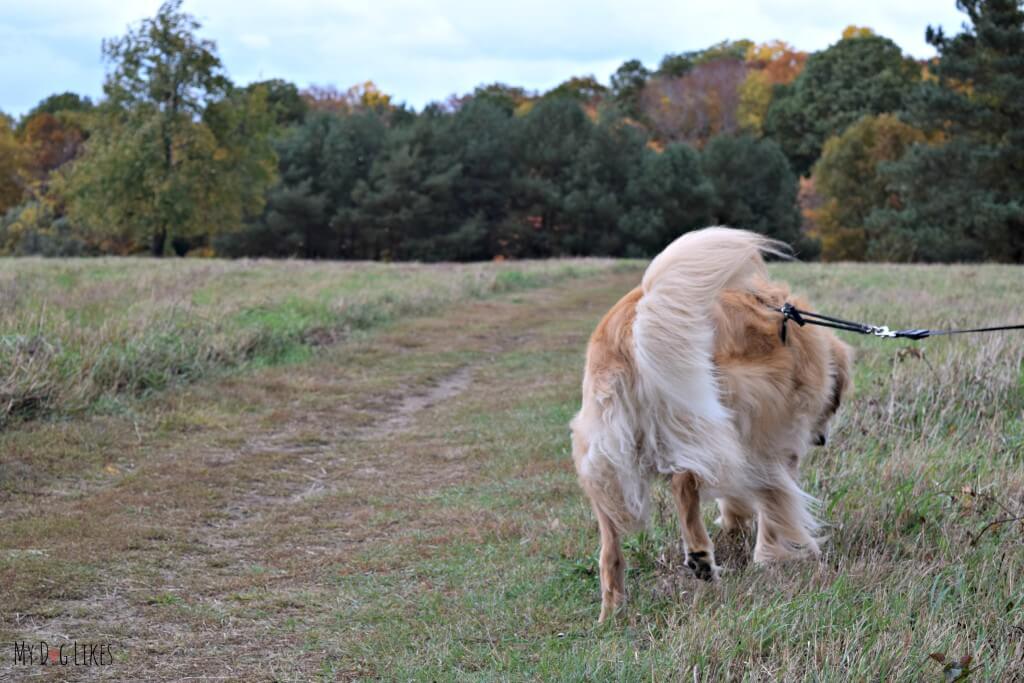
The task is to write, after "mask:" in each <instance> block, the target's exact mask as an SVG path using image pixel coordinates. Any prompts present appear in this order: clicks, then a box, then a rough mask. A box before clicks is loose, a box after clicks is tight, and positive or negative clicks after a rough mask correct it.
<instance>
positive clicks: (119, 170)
mask: <svg viewBox="0 0 1024 683" xmlns="http://www.w3.org/2000/svg"><path fill="white" fill-rule="evenodd" d="M960 5H961V6H962V9H963V10H964V12H965V13H966V15H967V20H968V25H967V28H965V29H964V30H963V31H962V32H961V33H958V34H956V35H954V36H947V35H945V34H944V33H943V32H942V31H941V30H940V29H933V28H928V29H927V38H928V40H929V42H931V44H932V45H933V46H934V47H935V48H936V50H937V51H938V56H937V57H936V58H933V59H930V60H927V61H916V60H914V59H912V58H910V57H908V56H907V55H905V54H904V53H903V51H902V50H901V49H900V47H899V46H898V45H896V44H895V43H894V42H892V41H891V40H889V39H888V38H885V37H884V36H880V35H878V34H876V33H875V32H874V31H873V30H871V29H870V28H866V27H861V26H849V27H847V28H846V29H845V30H844V31H843V32H842V34H841V35H840V36H837V40H836V42H835V43H834V44H832V45H830V46H829V47H827V48H826V49H823V50H820V51H817V52H814V53H807V52H803V51H801V50H799V49H798V48H797V47H795V46H793V45H791V44H789V43H786V42H784V41H780V40H776V41H769V42H765V43H760V44H755V43H753V42H751V41H749V40H735V41H723V42H720V43H717V44H714V45H711V46H709V47H707V48H705V49H700V50H691V51H680V52H672V53H669V54H666V55H665V56H664V57H663V58H662V59H661V61H660V62H659V63H658V65H657V66H656V67H655V66H650V67H649V66H647V65H645V64H644V63H643V62H641V61H640V60H637V59H630V60H626V61H625V62H623V63H622V64H621V66H619V67H618V68H617V69H616V70H615V71H614V73H612V74H611V75H610V78H609V80H608V82H607V83H605V82H602V81H601V80H599V79H598V78H596V77H595V76H593V75H577V76H570V77H568V78H566V79H564V80H563V81H562V82H561V83H560V84H559V85H557V86H555V87H554V88H552V89H550V90H548V91H547V92H533V91H530V90H528V89H526V88H523V87H519V86H516V85H510V84H505V83H489V84H484V85H481V86H479V87H477V88H475V89H474V90H473V91H472V92H468V93H462V94H453V95H450V96H448V97H447V98H444V99H443V100H441V101H439V102H436V103H433V104H430V105H428V106H426V107H425V108H423V109H422V110H421V111H415V110H413V109H411V108H409V107H407V106H406V105H404V104H402V103H400V102H398V101H397V100H396V99H395V98H394V97H393V96H392V95H390V94H388V93H385V92H383V91H382V90H381V89H380V88H379V87H378V86H377V85H376V84H375V83H374V82H373V81H369V80H366V81H363V82H360V83H358V84H356V85H353V86H351V87H349V88H345V89H342V88H338V87H336V86H334V85H330V84H328V85H309V86H306V87H299V86H297V85H296V84H293V83H290V82H288V81H284V80H281V79H270V80H267V81H262V82H260V83H253V84H249V85H247V86H245V87H240V86H237V85H235V84H234V83H232V82H231V81H230V79H229V78H228V76H227V74H226V72H225V70H224V68H223V65H222V64H221V62H220V58H219V57H218V55H217V51H216V44H215V43H214V42H213V41H212V40H210V39H207V38H202V37H200V35H199V30H200V28H201V27H200V25H199V23H198V21H196V20H195V18H194V17H192V16H190V15H188V14H186V13H184V12H182V11H181V2H180V0H168V2H166V3H165V4H164V5H163V6H162V7H161V8H160V10H159V12H158V13H157V15H156V16H155V17H153V18H151V19H147V20H145V21H143V22H141V23H140V24H138V25H137V26H135V27H133V28H131V29H130V30H129V32H128V33H127V34H126V35H124V36H122V37H119V38H114V39H111V40H109V41H105V42H104V54H105V55H106V58H107V63H108V75H107V80H106V84H105V88H104V90H105V97H104V99H103V100H102V101H101V102H99V103H97V104H95V105H94V104H93V103H92V102H90V101H88V100H87V99H83V98H81V97H79V96H77V95H74V94H73V93H62V94H59V95H54V96H52V97H49V98H46V99H45V100H44V101H43V102H41V103H40V104H39V105H38V106H37V107H36V108H34V109H33V110H32V111H31V112H28V113H27V114H26V115H25V116H23V117H22V118H21V119H20V120H19V121H17V122H15V121H13V120H11V119H9V118H6V117H3V118H0V215H2V218H0V252H4V253H19V254H20V253H48V254H57V253H60V254H74V253H83V254H87V253H136V252H144V251H148V252H150V253H152V254H154V255H164V254H172V253H173V254H186V253H188V254H192V255H211V254H216V255H223V256H263V255H265V256H300V257H305V258H342V259H347V258H352V259H365V258H371V259H418V260H473V259H490V258H513V257H542V256H551V255H584V254H595V255H612V256H622V255H628V256H645V255H650V254H653V253H656V252H657V251H658V250H660V249H661V248H662V247H663V246H664V245H665V244H666V243H667V242H668V241H669V240H671V239H672V238H673V237H675V236H677V235H678V234H679V233H680V232H683V231H686V230H689V229H692V228H695V227H699V226H702V225H706V224H708V223H715V222H722V223H729V224H732V225H735V226H736V227H742V228H748V229H752V230H758V231H761V232H764V233H767V234H770V235H772V236H774V237H777V238H780V239H784V240H787V241H789V242H790V243H792V244H794V245H796V247H797V250H798V251H799V253H800V254H801V256H803V257H804V258H813V257H816V256H820V257H821V258H823V259H828V260H844V259H854V260H861V259H883V260H884V259H896V260H926V261H934V260H977V259H995V260H1008V261H1022V260H1024V237H1022V235H1024V208H1022V206H1024V205H1022V204H1021V201H1020V197H1021V196H1024V173H1022V172H1021V169H1022V168H1024V159H1022V158H1021V151H1020V150H1021V149H1024V139H1021V135H1022V134H1021V131H1022V130H1024V113H1022V108H1021V100H1020V97H1019V93H1020V92H1022V91H1024V61H1022V60H1021V59H1020V54H1024V12H1022V10H1021V5H1020V2H1019V0H962V1H961V2H960ZM922 29H923V27H922Z"/></svg>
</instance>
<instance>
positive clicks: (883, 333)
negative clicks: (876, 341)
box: [868, 325, 896, 337]
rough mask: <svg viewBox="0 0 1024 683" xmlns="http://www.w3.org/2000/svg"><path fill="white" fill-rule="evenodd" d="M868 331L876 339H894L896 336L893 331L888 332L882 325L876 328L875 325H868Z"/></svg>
mask: <svg viewBox="0 0 1024 683" xmlns="http://www.w3.org/2000/svg"><path fill="white" fill-rule="evenodd" d="M868 329H869V330H870V332H871V334H873V335H875V336H876V337H895V336H896V331H895V330H890V329H889V328H888V327H887V326H885V325H882V326H881V327H878V326H877V325H868Z"/></svg>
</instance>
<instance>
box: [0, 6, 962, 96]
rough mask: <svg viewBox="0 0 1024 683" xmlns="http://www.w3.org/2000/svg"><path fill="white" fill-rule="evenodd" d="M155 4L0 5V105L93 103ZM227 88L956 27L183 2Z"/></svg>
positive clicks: (478, 76) (539, 80) (570, 67)
mask: <svg viewBox="0 0 1024 683" xmlns="http://www.w3.org/2000/svg"><path fill="white" fill-rule="evenodd" d="M158 6H159V1H158V0H142V1H139V0H133V1H132V2H123V1H118V0H93V1H92V2H88V3H80V2H74V1H72V0H35V2H33V3H19V4H18V5H17V6H15V7H13V8H11V9H7V8H5V10H4V17H3V19H2V20H0V21H2V22H3V23H2V25H0V46H2V47H0V108H3V109H5V110H7V111H13V112H15V113H19V112H23V111H25V110H26V109H28V108H29V107H31V106H32V105H33V104H34V103H35V102H37V101H38V100H39V99H41V98H42V97H45V96H46V95H48V94H51V93H53V92H59V91H61V90H75V91H77V92H81V93H85V94H92V95H96V94H98V93H99V92H100V90H101V85H102V79H103V68H102V64H101V62H100V59H99V51H100V41H101V40H102V39H103V38H105V37H110V36H115V35H120V34H123V33H124V31H125V28H126V26H127V25H128V24H129V23H132V22H135V21H137V20H139V19H141V18H143V17H145V16H150V15H152V14H153V13H154V12H155V11H156V9H157V7H158ZM185 9H186V10H187V11H189V12H191V13H193V14H195V15H196V16H197V17H198V18H199V19H200V20H201V21H202V22H203V24H204V27H203V34H204V35H205V36H207V37H211V38H213V39H215V40H216V41H217V43H218V45H219V47H220V52H221V56H222V58H223V59H224V62H225V65H226V66H227V69H228V72H229V74H230V75H231V76H232V78H234V79H235V80H236V81H238V82H248V81H250V80H256V79H261V78H286V79H289V80H292V81H295V82H296V83H298V84H299V85H300V86H305V85H308V84H310V83H319V84H327V83H333V84H336V85H338V86H340V87H346V86H348V85H350V84H352V83H356V82H359V81H364V80H367V79H371V80H374V81H376V82H377V83H378V85H380V86H381V87H382V88H383V89H384V90H386V91H388V92H391V93H393V94H394V95H395V96H396V98H397V99H398V100H400V101H402V100H404V101H407V102H409V103H410V104H412V105H414V106H422V105H423V104H425V103H426V102H428V101H430V100H440V99H444V98H445V97H446V96H447V95H449V94H451V93H452V92H465V91H467V90H470V89H472V88H473V87H474V86H475V85H477V84H479V83H486V82H492V81H505V82H509V83H514V84H517V85H522V86H525V87H527V88H534V89H544V88H548V87H551V86H553V85H556V84H557V83H559V82H561V81H562V80H564V79H566V78H568V77H569V76H572V75H581V74H587V73H592V74H594V75H595V76H597V77H598V78H599V79H603V80H606V79H607V78H608V76H609V75H610V73H611V72H612V71H613V70H614V69H615V67H616V66H617V65H618V64H620V63H621V62H622V61H623V60H625V59H630V58H634V57H636V58H640V59H642V60H644V62H645V63H647V64H648V65H649V66H655V65H656V64H657V62H658V60H659V59H660V58H661V56H662V55H663V54H665V53H667V52H682V51H686V50H694V49H699V48H702V47H706V46H708V45H710V44H712V43H715V42H718V41H720V40H724V39H738V38H750V39H753V40H755V41H759V42H760V41H765V40H770V39H775V38H779V39H783V40H786V41H788V42H790V43H792V44H794V45H796V46H797V47H799V48H801V49H805V50H817V49H821V48H824V47H826V46H828V45H829V44H831V43H833V42H835V41H836V40H837V39H838V37H839V35H840V33H841V31H842V29H843V28H844V27H845V26H847V25H849V24H857V25H860V26H870V27H872V28H874V29H875V30H876V31H877V32H878V33H880V34H882V35H885V36H888V37H890V38H892V39H893V40H895V41H896V42H897V43H899V44H900V46H901V47H903V49H904V50H905V51H907V52H909V53H911V54H913V55H915V56H919V57H920V56H928V55H931V54H932V50H931V48H930V47H929V46H928V45H927V44H926V43H925V41H924V31H925V27H926V26H927V25H928V24H929V23H931V24H941V25H943V26H945V28H946V29H947V31H948V32H955V31H956V30H957V28H958V27H959V26H960V24H961V23H962V21H963V15H960V14H959V13H958V12H957V11H956V7H955V2H954V0H940V1H938V2H936V1H934V0H904V1H903V2H899V3H894V2H892V1H891V0H862V2H860V3H857V4H856V5H854V4H852V3H849V4H839V3H823V2H820V1H817V0H773V1H772V2H770V3H769V2H761V1H759V0H716V2H712V3H709V2H697V1H695V0H690V1H689V2H672V1H671V0H662V1H654V0H635V1H634V2H633V3H630V4H627V3H619V2H613V1H610V0H563V1H561V2H555V1H553V0H517V2H514V3H500V4H499V3H494V2H479V1H477V2H470V1H468V0H346V1H345V2H336V1H334V0H292V1H290V2H287V3H277V2H269V1H267V0H246V1H245V2H242V1H241V0H186V2H185Z"/></svg>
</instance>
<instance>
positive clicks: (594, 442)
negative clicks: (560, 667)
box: [572, 227, 850, 621]
mask: <svg viewBox="0 0 1024 683" xmlns="http://www.w3.org/2000/svg"><path fill="white" fill-rule="evenodd" d="M783 249H784V245H782V244H780V243H777V242H773V241H771V240H768V239H767V238H765V237H763V236H760V235H757V234H754V233H751V232H745V231H742V230H733V229H730V228H721V227H718V228H706V229H704V230H699V231H696V232H691V233H687V234H685V235H683V236H682V237H680V238H679V239H677V240H676V241H675V242H673V243H672V244H670V245H669V246H668V248H666V249H665V250H664V251H663V252H662V253H661V254H659V255H658V256H657V257H656V258H655V259H654V260H653V261H652V262H651V264H650V265H649V266H648V267H647V271H646V272H645V273H644V277H643V282H642V284H641V285H640V286H639V287H637V288H636V289H634V290H633V291H631V292H630V293H629V294H627V295H626V296H625V297H623V298H622V299H621V300H620V301H619V302H618V303H617V304H615V306H614V307H612V309H611V310H610V311H609V312H608V314H607V315H605V317H604V319H603V320H602V321H601V322H600V324H599V325H598V326H597V329H596V330H595V331H594V334H593V336H592V337H591V338H590V344H589V346H588V347H587V364H586V370H585V372H584V375H583V406H582V408H581V410H580V412H579V413H578V414H577V415H576V417H575V418H574V419H573V421H572V441H573V460H574V461H575V463H576V471H577V473H578V475H579V481H580V484H581V486H582V487H583V490H584V491H585V492H586V494H587V496H588V497H589V498H590V502H591V506H592V507H593V509H594V513H595V514H596V515H597V521H598V525H599V527H600V532H601V557H600V570H601V571H600V574H601V617H600V621H604V620H605V619H606V618H607V617H608V616H609V615H610V614H612V612H613V611H614V610H615V608H616V607H617V606H618V605H620V604H621V602H622V601H623V599H624V597H625V586H624V572H625V560H624V558H623V556H622V551H621V549H620V545H619V541H620V537H621V536H622V534H623V533H625V532H628V531H631V530H634V529H636V528H639V527H642V526H643V525H644V524H646V521H647V516H648V501H649V497H650V496H649V489H648V487H649V483H650V481H651V480H652V479H654V478H657V477H659V476H661V477H667V478H670V480H671V488H672V492H673V497H674V499H675V502H676V506H677V508H678V511H679V518H680V526H681V527H682V535H683V540H684V542H685V545H686V552H687V565H688V566H689V567H690V568H691V569H693V570H694V572H695V573H696V574H697V576H699V577H700V578H703V579H707V580H711V579H714V578H715V577H716V576H717V573H718V567H717V566H716V564H715V557H714V549H713V547H712V544H711V539H710V538H709V537H708V533H707V530H706V529H705V528H704V524H703V522H702V520H701V515H700V497H701V495H705V496H709V497H715V498H717V499H718V504H719V506H720V508H721V517H720V518H719V523H720V524H721V525H722V527H723V528H725V529H727V530H732V529H737V528H740V527H742V526H743V525H746V524H747V523H748V520H752V519H753V518H754V517H755V515H756V517H757V545H756V547H755V549H754V560H755V561H756V562H767V561H771V560H776V559H781V558H786V557H791V556H797V555H800V554H808V553H817V552H818V544H817V540H816V538H815V531H816V529H817V527H818V524H817V522H816V520H815V518H814V516H813V515H812V514H811V512H810V511H809V509H808V505H809V503H810V502H811V498H810V496H808V495H807V494H806V493H804V491H803V490H801V488H800V485H799V484H798V483H797V468H798V466H799V464H800V461H801V460H802V459H803V457H804V455H805V453H806V452H807V450H808V447H809V446H811V445H812V444H818V445H820V444H824V442H825V439H826V437H827V430H828V422H829V420H830V418H831V417H832V416H833V415H834V414H835V411H836V409H837V408H838V407H839V401H840V398H841V397H842V395H843V393H844V392H845V391H846V389H847V388H848V387H849V385H850V350H849V348H848V347H847V346H846V345H845V344H843V343H842V342H840V341H839V340H838V339H837V338H836V337H835V336H834V335H833V334H832V333H831V331H829V330H827V329H825V328H822V327H812V326H808V327H798V326H796V325H790V329H789V331H788V335H787V340H786V341H785V343H784V342H783V341H782V339H781V338H780V335H779V330H780V324H781V320H782V318H781V315H780V314H779V313H778V312H777V311H773V310H772V308H771V307H773V306H774V307H779V306H781V305H782V304H783V303H785V302H786V301H791V302H793V303H794V304H795V305H797V306H798V307H801V308H806V305H805V303H804V302H802V301H800V300H799V299H796V300H794V299H790V295H789V290H788V289H787V288H786V287H785V286H784V285H781V284H777V283H772V282H770V281H769V280H768V277H767V274H766V271H765V267H764V262H763V260H762V258H761V255H762V253H772V254H776V255H781V253H782V251H783Z"/></svg>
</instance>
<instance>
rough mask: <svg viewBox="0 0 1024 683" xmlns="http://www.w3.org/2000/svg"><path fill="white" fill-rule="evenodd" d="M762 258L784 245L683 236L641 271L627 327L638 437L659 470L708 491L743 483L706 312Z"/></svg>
mask: <svg viewBox="0 0 1024 683" xmlns="http://www.w3.org/2000/svg"><path fill="white" fill-rule="evenodd" d="M763 253H769V254H775V255H779V256H785V255H787V253H788V248H787V247H786V245H784V244H782V243H780V242H776V241H774V240H770V239H768V238H766V237H764V236H762V235H758V234H755V233H752V232H747V231H744V230H734V229H731V228H722V227H716V228H706V229H704V230H698V231H695V232H690V233H687V234H685V235H683V236H682V237H680V238H679V239H677V240H676V241H674V242H673V243H672V244H670V245H669V246H668V247H667V248H666V249H665V250H664V251H663V252H661V254H659V255H658V256H657V257H656V258H655V259H654V260H653V261H652V262H651V264H650V265H649V266H648V267H647V271H646V272H645V273H644V278H643V297H642V298H641V299H640V301H639V302H638V303H637V311H636V320H635V322H634V324H633V337H634V340H635V352H636V364H637V371H638V372H637V374H638V386H637V390H638V394H639V396H638V398H640V403H641V405H644V406H645V407H646V409H647V410H648V411H649V414H648V415H647V416H645V419H644V422H645V426H646V429H644V430H643V431H644V434H645V438H646V439H648V440H651V441H650V442H649V443H648V444H647V448H645V449H644V450H647V451H648V452H649V453H656V454H657V455H656V456H655V458H654V460H655V462H654V465H655V467H656V468H657V469H658V470H659V471H661V472H663V473H666V474H667V473H674V472H681V471H684V470H689V471H691V472H694V473H695V474H697V475H698V476H700V477H701V479H703V480H704V482H705V484H706V485H707V486H708V487H709V488H710V489H711V490H715V489H718V488H719V486H718V485H719V484H722V485H725V486H727V487H728V488H733V487H734V486H735V485H739V486H740V487H743V482H744V481H745V480H746V479H747V476H746V471H745V468H744V462H745V460H746V459H745V458H744V456H743V453H742V449H741V446H740V444H739V439H738V438H737V434H736V429H735V427H734V425H733V420H732V416H731V415H730V413H729V410H728V409H727V408H726V407H725V406H723V405H722V403H721V401H720V399H719V390H718V383H717V381H716V377H715V367H714V364H713V354H714V339H715V330H714V324H713V322H712V317H711V312H712V307H713V305H714V303H715V301H716V300H717V299H718V295H719V293H720V292H721V291H722V290H723V289H727V288H741V287H743V286H745V285H746V284H747V283H748V282H749V280H750V279H751V278H753V277H754V276H756V275H764V261H763V260H762V258H761V255H762V254H763Z"/></svg>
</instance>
